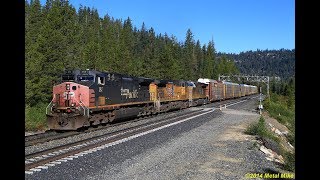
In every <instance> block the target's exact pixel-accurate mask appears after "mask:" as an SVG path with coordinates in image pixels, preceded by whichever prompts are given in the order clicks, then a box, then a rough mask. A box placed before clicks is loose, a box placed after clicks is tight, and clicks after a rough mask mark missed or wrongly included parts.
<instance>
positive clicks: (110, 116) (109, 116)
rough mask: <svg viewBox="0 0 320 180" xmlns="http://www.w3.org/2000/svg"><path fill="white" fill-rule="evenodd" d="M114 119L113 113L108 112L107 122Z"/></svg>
mask: <svg viewBox="0 0 320 180" xmlns="http://www.w3.org/2000/svg"><path fill="white" fill-rule="evenodd" d="M115 118H116V115H115V113H114V111H112V112H108V119H109V122H112V121H113V120H115Z"/></svg>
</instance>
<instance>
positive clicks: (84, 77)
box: [78, 75, 94, 81]
mask: <svg viewBox="0 0 320 180" xmlns="http://www.w3.org/2000/svg"><path fill="white" fill-rule="evenodd" d="M93 80H94V77H93V76H90V75H89V76H88V75H79V76H78V81H93Z"/></svg>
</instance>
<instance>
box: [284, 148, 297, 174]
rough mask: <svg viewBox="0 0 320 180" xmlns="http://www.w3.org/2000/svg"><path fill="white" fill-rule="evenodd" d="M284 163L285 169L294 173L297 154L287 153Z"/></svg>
mask: <svg viewBox="0 0 320 180" xmlns="http://www.w3.org/2000/svg"><path fill="white" fill-rule="evenodd" d="M283 157H284V162H285V164H284V165H283V168H284V169H285V170H287V171H292V172H294V170H295V153H290V152H285V153H284V155H283Z"/></svg>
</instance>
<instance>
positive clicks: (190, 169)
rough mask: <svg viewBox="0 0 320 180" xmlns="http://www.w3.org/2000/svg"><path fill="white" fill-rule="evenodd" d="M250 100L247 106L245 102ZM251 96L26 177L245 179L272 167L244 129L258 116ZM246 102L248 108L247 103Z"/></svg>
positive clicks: (271, 163) (274, 170) (271, 170)
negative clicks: (242, 103)
mask: <svg viewBox="0 0 320 180" xmlns="http://www.w3.org/2000/svg"><path fill="white" fill-rule="evenodd" d="M250 103H251V105H250ZM255 103H256V101H255V100H251V101H246V102H244V104H246V106H245V107H246V110H239V109H241V108H240V107H241V105H240V104H238V105H235V106H234V107H237V108H236V109H237V110H235V109H231V108H232V107H230V108H227V109H225V108H223V109H222V111H220V110H219V109H216V110H215V111H214V112H213V113H209V114H207V115H204V116H200V117H197V118H194V119H191V120H188V121H186V122H183V123H180V124H177V125H174V126H170V127H168V128H165V129H162V130H159V131H156V132H153V133H150V134H147V135H144V136H141V137H138V138H135V139H132V140H130V141H127V142H124V143H121V144H118V145H115V146H112V147H108V148H106V149H102V150H100V151H96V152H95V153H92V154H87V155H85V156H82V157H79V158H77V159H73V160H72V161H68V162H64V163H62V164H59V165H57V166H54V167H49V168H48V169H43V170H41V171H40V172H35V173H34V174H32V175H26V178H25V179H230V180H231V179H247V178H246V177H245V175H246V174H247V173H265V172H277V171H278V169H277V167H276V165H275V164H274V163H273V162H271V161H268V160H267V159H266V158H265V157H266V155H265V154H263V152H261V151H260V150H258V148H256V147H255V146H254V142H255V139H254V137H253V136H249V135H245V134H243V131H244V130H245V128H246V125H248V124H249V123H251V122H254V121H258V119H259V114H257V113H256V112H254V110H253V109H254V108H255ZM249 107H251V108H249Z"/></svg>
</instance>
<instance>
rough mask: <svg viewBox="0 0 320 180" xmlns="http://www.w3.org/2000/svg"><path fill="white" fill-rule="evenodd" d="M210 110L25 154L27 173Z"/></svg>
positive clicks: (197, 111) (193, 112)
mask: <svg viewBox="0 0 320 180" xmlns="http://www.w3.org/2000/svg"><path fill="white" fill-rule="evenodd" d="M209 112H212V109H209V108H206V109H199V110H195V111H191V112H187V113H186V114H184V115H180V116H177V117H171V118H162V119H160V120H158V121H156V122H149V123H145V124H141V125H137V126H134V127H130V128H126V129H123V130H119V131H116V132H112V133H108V134H104V135H100V136H96V137H92V138H88V139H84V140H81V141H78V142H74V143H69V144H65V145H62V146H59V147H55V148H52V149H48V150H44V151H41V152H37V153H33V154H29V155H26V156H25V173H27V174H32V173H33V172H34V171H40V170H41V169H46V168H48V167H49V166H54V165H55V164H60V163H62V162H63V161H68V160H72V159H73V158H77V157H79V156H83V155H84V154H88V153H91V152H94V151H97V150H100V149H103V148H106V147H108V146H112V145H115V144H119V143H121V142H123V141H126V140H125V139H128V138H131V139H132V138H135V137H138V136H141V135H143V134H144V133H148V132H150V131H156V130H157V128H161V127H164V126H170V125H172V124H174V123H177V122H179V121H185V120H188V119H189V118H192V117H197V116H201V115H204V114H207V113H209Z"/></svg>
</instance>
